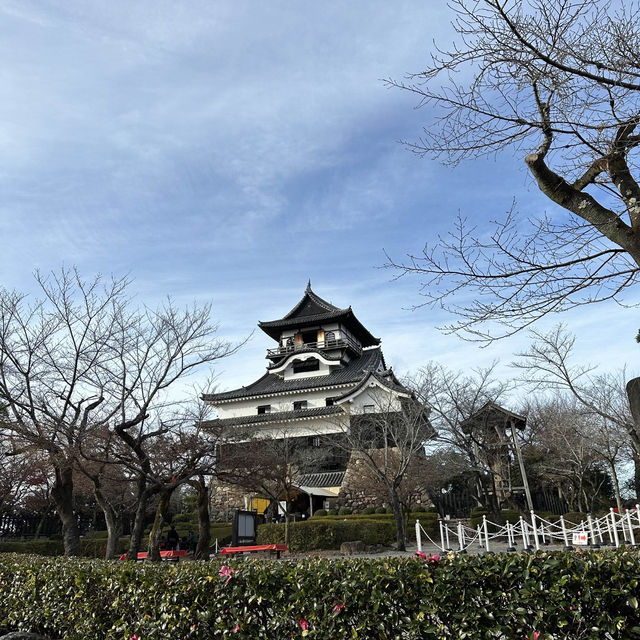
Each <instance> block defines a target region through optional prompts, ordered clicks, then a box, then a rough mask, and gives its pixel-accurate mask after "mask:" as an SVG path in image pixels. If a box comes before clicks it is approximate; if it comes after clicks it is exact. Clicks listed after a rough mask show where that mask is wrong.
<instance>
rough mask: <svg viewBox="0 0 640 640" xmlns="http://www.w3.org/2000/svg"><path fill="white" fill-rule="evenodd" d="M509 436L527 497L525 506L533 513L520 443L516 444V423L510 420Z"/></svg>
mask: <svg viewBox="0 0 640 640" xmlns="http://www.w3.org/2000/svg"><path fill="white" fill-rule="evenodd" d="M510 426H511V436H512V437H513V446H514V448H515V450H516V457H517V458H518V465H519V466H520V475H521V476H522V484H523V485H524V494H525V496H526V497H527V506H528V507H529V511H530V512H531V511H533V500H532V499H531V491H530V490H529V480H527V472H526V471H525V468H524V460H523V459H522V451H520V443H519V442H518V436H517V435H516V421H515V420H511V425H510Z"/></svg>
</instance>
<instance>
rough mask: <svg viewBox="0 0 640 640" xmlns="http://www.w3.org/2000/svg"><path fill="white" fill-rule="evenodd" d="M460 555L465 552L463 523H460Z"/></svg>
mask: <svg viewBox="0 0 640 640" xmlns="http://www.w3.org/2000/svg"><path fill="white" fill-rule="evenodd" d="M458 546H459V549H458V553H462V552H464V529H463V528H462V522H458Z"/></svg>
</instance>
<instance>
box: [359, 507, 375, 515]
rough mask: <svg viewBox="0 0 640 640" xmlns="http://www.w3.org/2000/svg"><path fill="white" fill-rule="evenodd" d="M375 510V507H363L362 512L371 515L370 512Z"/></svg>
mask: <svg viewBox="0 0 640 640" xmlns="http://www.w3.org/2000/svg"><path fill="white" fill-rule="evenodd" d="M375 512H376V508H375V507H365V508H364V509H363V510H362V513H363V514H364V515H371V514H372V513H375Z"/></svg>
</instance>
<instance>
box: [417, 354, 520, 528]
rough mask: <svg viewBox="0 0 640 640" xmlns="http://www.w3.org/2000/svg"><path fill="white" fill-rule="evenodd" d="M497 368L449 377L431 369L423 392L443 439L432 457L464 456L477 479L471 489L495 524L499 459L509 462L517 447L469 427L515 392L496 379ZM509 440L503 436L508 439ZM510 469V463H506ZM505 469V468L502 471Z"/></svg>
mask: <svg viewBox="0 0 640 640" xmlns="http://www.w3.org/2000/svg"><path fill="white" fill-rule="evenodd" d="M495 366H496V364H494V365H492V366H490V367H487V368H480V369H474V370H472V371H470V372H469V373H467V374H463V373H462V372H458V373H455V372H452V371H449V370H448V369H447V368H446V367H444V366H443V365H440V364H437V363H429V364H428V365H427V366H426V367H424V368H423V369H422V370H421V371H420V372H419V376H420V379H421V386H422V387H423V388H424V389H425V390H427V392H428V401H429V405H430V407H431V421H432V422H433V425H434V427H435V429H436V431H437V433H438V437H437V439H436V440H435V441H434V442H433V443H432V444H431V446H430V450H431V453H435V452H445V453H447V454H448V455H451V454H453V453H457V454H461V455H462V456H464V459H465V460H466V464H467V468H468V470H469V471H470V472H471V473H472V475H473V477H474V478H475V482H474V483H472V486H471V487H470V489H471V490H472V491H473V493H474V497H475V499H476V500H477V501H478V502H479V503H480V504H482V505H484V506H485V507H486V508H487V509H488V510H489V512H490V513H491V515H492V517H493V518H494V519H496V521H497V520H499V518H500V510H501V507H502V505H501V504H500V502H499V500H498V494H499V492H498V487H497V485H496V479H497V475H498V474H499V469H498V468H497V467H496V465H495V464H493V462H494V458H495V456H496V453H500V455H501V456H503V455H506V456H509V453H510V450H511V445H510V443H509V442H507V441H505V442H503V440H504V438H501V437H500V436H501V434H496V433H495V432H494V431H491V430H487V429H475V428H473V429H471V428H468V427H467V423H468V421H469V420H470V419H471V418H472V417H473V416H474V415H476V414H477V413H478V412H479V411H480V410H481V409H482V408H483V407H485V406H486V405H487V403H496V404H499V403H500V402H501V401H503V400H504V399H505V397H506V395H507V393H508V391H509V388H510V387H509V384H507V383H505V382H501V381H499V380H497V379H496V377H495V375H494V370H495ZM502 435H503V434H502ZM506 464H507V465H508V464H509V461H508V460H507V461H506ZM502 466H504V465H502Z"/></svg>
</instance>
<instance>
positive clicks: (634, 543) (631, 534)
mask: <svg viewBox="0 0 640 640" xmlns="http://www.w3.org/2000/svg"><path fill="white" fill-rule="evenodd" d="M626 516H627V526H628V527H629V539H630V540H631V544H632V545H633V546H634V547H635V546H636V537H635V535H634V534H633V525H632V524H631V514H630V513H629V509H627V513H626Z"/></svg>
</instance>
